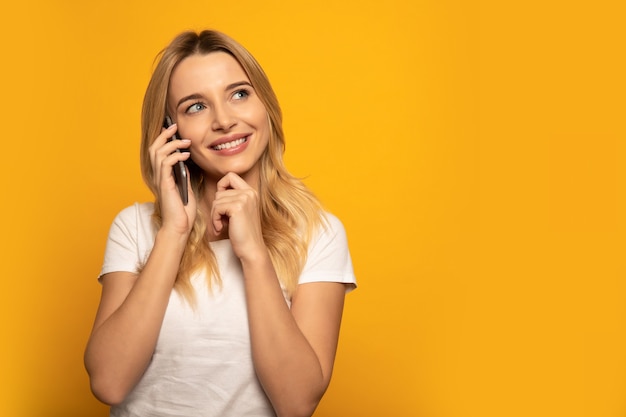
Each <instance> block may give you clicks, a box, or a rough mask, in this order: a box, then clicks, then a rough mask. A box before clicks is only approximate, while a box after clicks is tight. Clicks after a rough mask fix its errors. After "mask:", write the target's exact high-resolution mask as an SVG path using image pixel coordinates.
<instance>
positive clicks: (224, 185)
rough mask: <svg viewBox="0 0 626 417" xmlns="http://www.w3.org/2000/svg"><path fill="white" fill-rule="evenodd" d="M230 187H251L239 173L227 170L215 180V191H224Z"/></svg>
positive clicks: (236, 188) (241, 188) (238, 188)
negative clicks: (226, 172)
mask: <svg viewBox="0 0 626 417" xmlns="http://www.w3.org/2000/svg"><path fill="white" fill-rule="evenodd" d="M231 188H232V189H235V190H244V189H247V188H251V187H250V186H249V185H248V183H247V182H245V181H244V180H243V178H241V177H240V176H239V175H237V174H235V173H234V172H229V173H228V174H226V175H224V176H223V177H222V179H220V180H219V181H218V182H217V191H224V190H228V189H231Z"/></svg>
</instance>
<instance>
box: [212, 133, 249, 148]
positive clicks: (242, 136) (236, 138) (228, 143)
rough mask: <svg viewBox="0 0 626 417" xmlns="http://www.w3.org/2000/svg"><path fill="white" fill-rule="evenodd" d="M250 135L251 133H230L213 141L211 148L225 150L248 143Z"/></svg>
mask: <svg viewBox="0 0 626 417" xmlns="http://www.w3.org/2000/svg"><path fill="white" fill-rule="evenodd" d="M249 136H250V135H249V134H246V133H239V134H235V135H229V136H226V137H223V138H220V139H218V140H216V141H215V142H213V143H211V144H210V145H209V148H211V149H213V150H214V151H223V150H228V149H233V148H236V147H238V146H241V145H243V144H244V143H246V142H247V141H248V137H249Z"/></svg>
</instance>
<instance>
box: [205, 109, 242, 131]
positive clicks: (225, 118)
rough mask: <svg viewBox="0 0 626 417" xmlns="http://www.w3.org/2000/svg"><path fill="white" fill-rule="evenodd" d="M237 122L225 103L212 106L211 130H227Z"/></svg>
mask: <svg viewBox="0 0 626 417" xmlns="http://www.w3.org/2000/svg"><path fill="white" fill-rule="evenodd" d="M236 124H237V118H236V117H235V115H234V114H233V113H232V112H231V111H230V110H229V109H228V106H227V105H219V106H215V107H214V111H213V121H212V122H211V127H212V129H213V130H223V131H228V130H230V129H232V128H233V127H234V126H235V125H236Z"/></svg>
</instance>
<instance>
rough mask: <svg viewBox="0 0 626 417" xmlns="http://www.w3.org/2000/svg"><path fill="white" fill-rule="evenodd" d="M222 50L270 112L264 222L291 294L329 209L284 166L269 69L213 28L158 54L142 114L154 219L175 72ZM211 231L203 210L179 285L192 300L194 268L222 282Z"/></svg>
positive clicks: (198, 180)
mask: <svg viewBox="0 0 626 417" xmlns="http://www.w3.org/2000/svg"><path fill="white" fill-rule="evenodd" d="M218 51H221V52H226V53H228V54H230V55H231V56H233V57H234V58H235V59H236V60H237V62H239V65H240V66H241V67H242V69H243V70H244V71H245V73H246V75H247V76H248V78H249V79H250V83H251V84H252V86H253V87H254V89H255V91H256V93H257V94H258V96H259V98H260V100H261V102H262V103H263V105H264V106H265V109H266V111H267V114H268V118H269V121H270V138H269V143H268V146H267V148H266V149H265V151H264V152H263V154H262V156H261V164H260V166H261V169H260V172H261V174H260V186H259V197H260V203H261V226H262V228H263V239H264V240H265V244H266V245H267V248H268V250H269V254H270V258H271V260H272V263H273V265H274V268H275V270H276V273H277V275H278V279H279V280H280V282H281V284H282V285H283V287H284V288H285V289H286V290H287V294H288V295H289V296H291V294H293V291H294V290H295V288H296V286H297V284H298V278H299V276H300V273H301V272H302V268H303V267H304V263H305V261H306V257H307V249H308V245H309V242H310V240H311V238H312V236H313V233H314V231H315V230H317V229H318V228H319V227H321V226H323V225H324V216H323V209H322V206H321V204H320V202H319V200H318V199H317V198H316V197H315V196H314V195H313V193H312V192H311V191H310V190H309V189H308V188H307V187H306V186H305V185H304V184H303V183H302V181H301V180H300V179H298V178H296V177H294V176H292V175H291V174H290V173H289V172H288V171H287V169H286V167H285V165H284V162H283V154H284V151H285V138H284V133H283V129H282V112H281V110H280V106H279V104H278V99H277V98H276V95H275V93H274V90H273V89H272V87H271V85H270V82H269V80H268V78H267V76H266V75H265V72H264V71H263V69H262V68H261V66H260V65H259V63H258V62H257V61H256V60H255V59H254V57H253V56H252V55H251V54H250V53H249V52H248V51H247V50H246V49H245V48H244V47H243V46H241V45H240V44H239V43H237V42H236V41H235V40H233V39H232V38H230V37H228V36H226V35H225V34H223V33H220V32H217V31H212V30H204V31H202V32H193V31H188V32H183V33H181V34H180V35H178V36H177V37H176V38H174V40H172V42H171V43H170V44H169V45H168V46H167V47H166V48H165V49H163V50H162V51H161V52H160V53H159V54H158V55H157V58H156V60H157V61H158V62H157V65H156V67H155V69H154V71H153V74H152V77H151V79H150V82H149V84H148V88H147V90H146V94H145V96H144V101H143V108H142V115H141V131H142V133H141V136H142V137H141V172H142V175H143V178H144V181H145V182H146V184H147V185H148V187H149V188H150V189H151V191H152V193H153V194H154V196H155V204H154V207H155V210H154V215H153V220H154V222H155V224H156V226H157V227H160V226H161V224H162V218H161V210H160V202H159V197H158V192H157V189H156V187H155V182H154V178H153V170H152V164H151V162H150V155H149V153H148V148H149V147H150V145H151V144H152V142H154V140H155V139H156V137H157V136H158V135H159V133H160V132H161V127H162V125H163V118H164V117H165V113H166V107H167V91H168V87H169V82H170V77H171V74H172V71H173V70H174V68H175V67H176V65H178V63H180V62H181V61H182V60H183V59H185V58H187V57H188V56H191V55H196V54H200V55H205V54H209V53H211V52H218ZM187 166H188V168H189V172H190V176H191V187H192V189H193V192H194V193H195V195H196V197H197V198H198V199H201V198H202V197H203V195H204V181H203V180H204V177H203V173H202V171H201V170H200V169H199V168H198V166H197V165H195V164H194V163H193V161H191V159H189V160H188V161H187ZM206 231H207V225H206V223H205V221H204V218H203V215H202V213H201V212H200V210H199V209H198V213H197V215H196V220H195V223H194V225H193V229H192V231H191V233H190V235H189V239H188V241H187V246H186V247H185V252H184V254H183V257H182V259H181V263H180V267H179V269H178V275H177V277H176V283H175V285H174V288H175V289H176V290H177V291H178V292H179V293H180V294H181V295H183V296H184V297H185V299H187V300H188V301H189V302H191V303H192V304H193V303H194V301H195V298H194V290H193V287H192V285H191V282H190V278H191V276H192V275H193V274H194V273H196V272H198V271H201V270H203V269H204V270H205V271H206V274H207V279H208V284H209V288H211V283H212V282H213V281H216V282H218V283H221V277H220V275H219V271H218V268H217V261H216V259H215V255H214V254H213V251H212V250H211V247H210V245H209V242H208V240H207V238H206Z"/></svg>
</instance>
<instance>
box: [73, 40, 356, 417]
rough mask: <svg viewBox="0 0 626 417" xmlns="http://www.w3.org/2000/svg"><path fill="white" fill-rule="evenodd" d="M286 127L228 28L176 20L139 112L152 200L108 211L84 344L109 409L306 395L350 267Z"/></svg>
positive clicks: (222, 404)
mask: <svg viewBox="0 0 626 417" xmlns="http://www.w3.org/2000/svg"><path fill="white" fill-rule="evenodd" d="M166 115H169V116H171V118H172V119H173V120H174V121H175V124H174V125H172V126H171V127H169V128H167V129H163V128H162V125H163V119H164V117H165V116H166ZM281 126H282V116H281V112H280V108H279V105H278V101H277V99H276V96H275V95H274V92H273V90H272V88H271V86H270V84H269V81H268V79H267V77H266V76H265V74H264V72H263V70H262V69H261V67H260V66H259V65H258V63H257V62H256V61H255V60H254V58H253V57H252V56H251V55H250V54H249V53H248V52H247V51H246V50H245V49H244V48H243V47H242V46H241V45H239V44H238V43H236V42H235V41H234V40H232V39H231V38H229V37H227V36H225V35H224V34H221V33H219V32H214V31H203V32H201V33H194V32H185V33H182V34H181V35H179V36H178V37H177V38H175V39H174V40H173V41H172V43H171V44H170V45H169V46H168V47H167V48H165V49H164V50H163V51H162V53H161V55H160V60H159V62H158V65H157V67H156V68H155V71H154V73H153V76H152V79H151V81H150V83H149V85H148V89H147V91H146V95H145V98H144V105H143V112H142V145H141V162H142V173H143V176H144V179H145V181H146V183H147V184H148V186H149V187H150V188H151V190H152V192H153V193H154V196H155V202H154V204H152V203H149V204H148V203H145V204H135V205H134V206H132V207H128V208H127V209H125V210H123V211H122V212H121V213H120V214H119V215H118V216H117V217H116V219H115V221H114V222H113V225H112V227H111V230H110V234H109V240H108V242H107V249H106V253H105V260H104V265H103V268H102V271H101V275H100V281H101V283H102V297H101V301H100V306H99V308H98V312H97V315H96V319H95V323H94V327H93V331H92V334H91V336H90V339H89V342H88V345H87V349H86V352H85V365H86V368H87V371H88V373H89V376H90V381H91V387H92V391H93V392H94V394H95V396H96V397H97V398H98V399H100V400H101V401H103V402H104V403H107V404H110V405H111V406H112V407H111V415H112V416H142V417H143V416H274V415H278V416H310V415H311V414H312V413H313V411H314V410H315V408H316V406H317V404H318V403H319V401H320V399H321V397H322V395H323V393H324V391H325V390H326V388H327V387H328V384H329V382H330V377H331V373H332V368H333V362H334V357H335V352H336V348H337V340H338V335H339V327H340V322H341V315H342V310H343V303H344V295H345V293H346V292H347V291H349V290H351V289H352V288H354V287H355V285H356V282H355V279H354V275H353V271H352V264H351V260H350V254H349V251H348V247H347V242H346V237H345V232H344V229H343V227H342V225H341V223H340V222H339V220H337V219H336V218H335V217H334V216H332V215H330V214H328V213H325V212H324V211H323V210H322V208H321V206H320V204H319V202H318V200H317V199H316V198H315V197H314V196H313V194H312V193H311V192H310V191H309V190H308V189H307V188H306V187H305V186H304V185H303V184H302V183H301V182H300V181H299V180H297V179H296V178H294V177H293V176H291V175H290V174H289V173H288V172H287V171H286V169H285V167H284V164H283V160H282V154H283V151H284V137H283V131H282V127H281ZM175 133H178V135H179V136H180V137H181V138H183V139H181V140H169V139H170V138H171V137H172V136H173V135H174V134H175ZM177 151H182V152H177ZM179 161H184V162H185V164H186V166H187V168H188V174H189V175H188V184H187V186H188V189H189V196H188V202H187V203H186V204H184V203H183V201H182V199H181V195H180V194H179V190H178V189H177V185H176V182H175V178H174V176H173V175H172V172H173V166H174V165H176V164H177V163H178V162H179Z"/></svg>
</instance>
